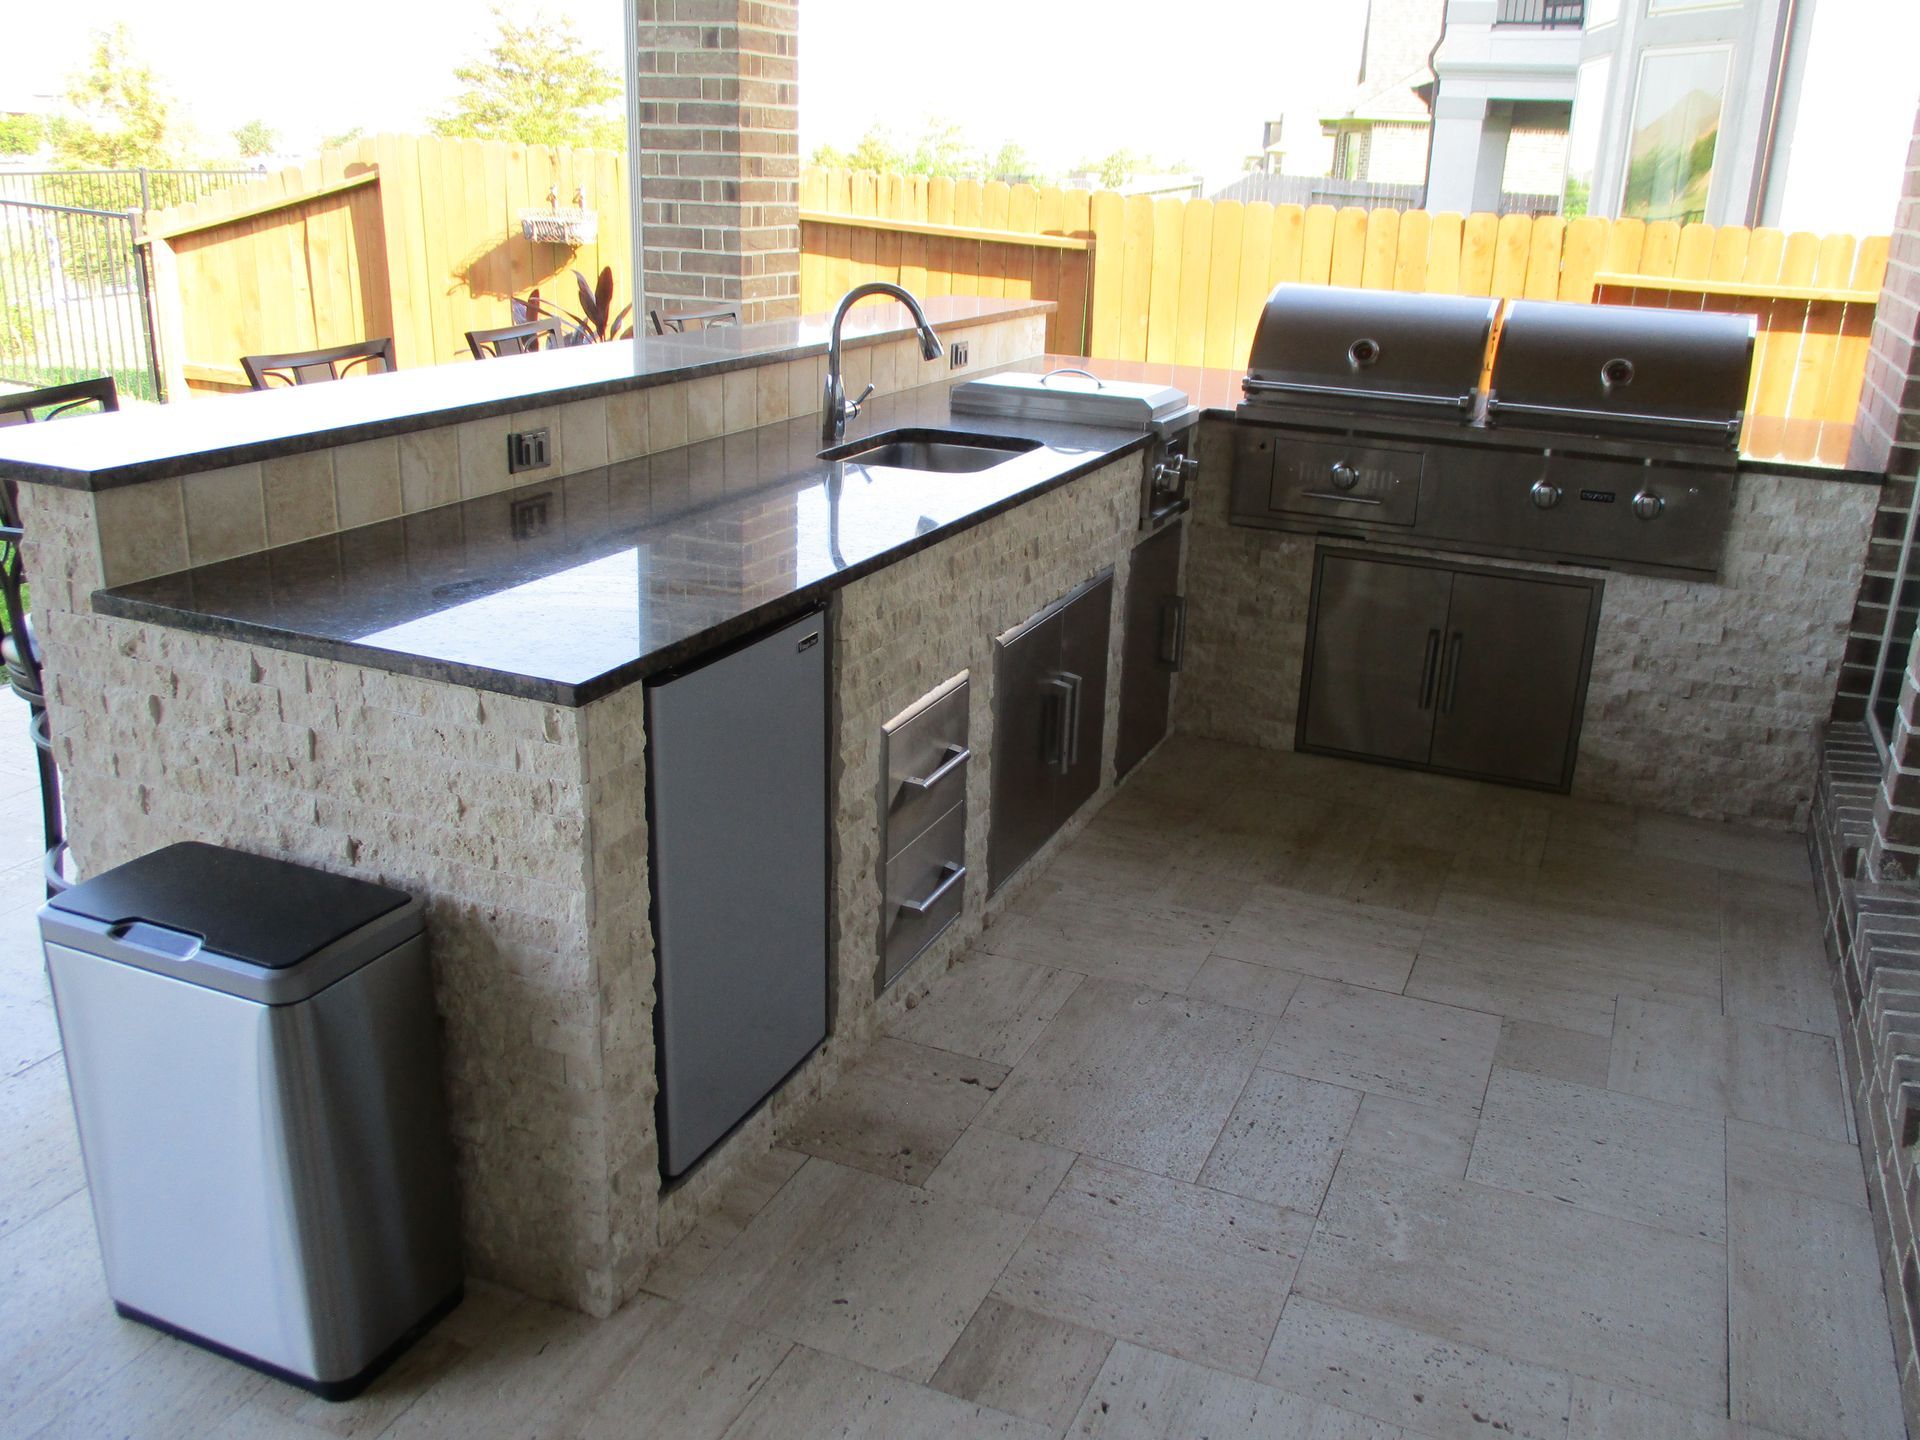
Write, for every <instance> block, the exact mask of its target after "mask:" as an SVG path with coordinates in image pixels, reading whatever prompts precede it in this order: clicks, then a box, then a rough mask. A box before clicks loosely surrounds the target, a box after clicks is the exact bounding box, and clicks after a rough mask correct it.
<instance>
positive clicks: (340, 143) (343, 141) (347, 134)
mask: <svg viewBox="0 0 1920 1440" xmlns="http://www.w3.org/2000/svg"><path fill="white" fill-rule="evenodd" d="M366 133H367V127H366V126H364V125H349V126H348V127H347V128H346V129H345V130H342V131H341V132H340V133H339V134H338V135H323V136H321V137H320V148H321V149H322V150H343V149H345V148H346V147H347V146H349V145H351V144H353V142H354V141H356V140H358V139H359V138H360V137H361V136H362V135H365V134H366Z"/></svg>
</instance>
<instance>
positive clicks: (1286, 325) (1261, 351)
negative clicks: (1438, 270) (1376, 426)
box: [1245, 285, 1500, 425]
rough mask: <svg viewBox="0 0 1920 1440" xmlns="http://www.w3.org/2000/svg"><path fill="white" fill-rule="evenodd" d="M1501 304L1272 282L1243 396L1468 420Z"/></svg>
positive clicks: (1264, 402) (1257, 401) (1267, 402)
mask: <svg viewBox="0 0 1920 1440" xmlns="http://www.w3.org/2000/svg"><path fill="white" fill-rule="evenodd" d="M1499 308H1500V302H1499V301H1498V300H1489V299H1483V298H1477V297H1473V296H1461V295H1419V294H1407V293H1403V292H1400V291H1395V290H1356V289H1348V288H1345V287H1342V286H1328V285H1278V286H1275V287H1274V291H1273V293H1272V294H1271V295H1269V296H1268V297H1267V304H1266V308H1265V309H1263V310H1262V311H1261V312H1260V324H1259V326H1258V328H1257V329H1256V330H1255V331H1254V335H1253V351H1252V355H1251V357H1250V359H1249V363H1248V367H1247V368H1248V373H1247V378H1246V381H1245V391H1246V397H1247V402H1248V403H1249V404H1250V405H1257V406H1260V407H1263V408H1269V409H1271V408H1289V407H1296V406H1297V407H1311V408H1314V409H1319V410H1326V409H1335V410H1349V411H1362V412H1367V413H1373V414H1380V413H1399V414H1406V413H1420V414H1442V415H1450V416H1451V418H1453V419H1456V420H1457V421H1458V422H1459V423H1461V424H1463V425H1464V424H1466V423H1468V422H1469V421H1471V420H1472V419H1473V414H1474V403H1475V401H1476V400H1477V398H1478V396H1479V390H1480V375H1481V372H1482V370H1483V369H1484V368H1485V366H1486V360H1487V341H1488V339H1489V338H1490V337H1491V336H1492V334H1493V319H1494V316H1495V314H1497V313H1498V311H1499Z"/></svg>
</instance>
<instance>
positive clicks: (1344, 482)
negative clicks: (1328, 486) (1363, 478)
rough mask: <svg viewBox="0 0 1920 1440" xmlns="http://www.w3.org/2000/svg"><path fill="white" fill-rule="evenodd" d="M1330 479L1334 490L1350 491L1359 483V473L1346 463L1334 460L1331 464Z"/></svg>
mask: <svg viewBox="0 0 1920 1440" xmlns="http://www.w3.org/2000/svg"><path fill="white" fill-rule="evenodd" d="M1330 478H1331V479H1332V481H1333V488H1334V489H1336V490H1351V489H1353V487H1354V486H1356V485H1358V484H1359V483H1360V472H1359V471H1358V470H1356V469H1354V468H1353V466H1351V465H1349V464H1348V463H1347V462H1346V461H1344V460H1336V461H1334V462H1333V471H1332V473H1331V476H1330Z"/></svg>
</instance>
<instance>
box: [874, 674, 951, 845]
mask: <svg viewBox="0 0 1920 1440" xmlns="http://www.w3.org/2000/svg"><path fill="white" fill-rule="evenodd" d="M969 696H970V691H969V687H968V678H967V674H966V672H964V671H963V672H962V673H961V674H959V675H957V676H955V677H954V678H953V679H952V680H949V681H948V682H947V683H946V684H944V685H942V686H941V687H940V688H939V689H937V690H934V691H933V692H932V693H931V694H929V695H927V696H925V697H923V698H922V699H920V700H917V701H915V702H914V704H913V705H911V706H909V707H908V708H907V709H906V710H904V711H902V712H901V713H900V714H898V715H896V716H894V717H893V719H891V720H889V721H888V722H887V723H886V726H885V727H884V729H883V731H882V739H883V742H884V744H885V746H886V767H887V779H886V793H885V794H884V795H883V796H882V797H881V806H882V811H881V813H882V815H883V816H884V819H883V820H882V835H881V854H882V856H883V857H884V858H886V859H889V860H891V859H892V858H893V857H894V856H895V855H898V854H899V853H900V852H901V851H902V850H904V849H906V848H907V846H909V845H911V844H912V843H913V842H914V841H915V840H917V839H918V838H919V837H920V835H921V834H922V833H923V832H924V831H925V830H926V828H927V827H928V826H929V825H931V824H932V823H933V822H934V821H935V820H936V819H938V818H939V817H940V816H942V815H944V814H946V812H947V811H949V810H951V809H952V808H953V807H954V806H955V805H958V804H961V803H962V802H964V801H965V799H966V796H967V768H968V767H967V761H968V760H969V758H970V757H971V756H972V753H973V752H972V751H971V750H970V749H968V747H967V714H968V712H967V706H968V703H969Z"/></svg>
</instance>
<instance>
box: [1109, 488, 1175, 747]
mask: <svg viewBox="0 0 1920 1440" xmlns="http://www.w3.org/2000/svg"><path fill="white" fill-rule="evenodd" d="M1186 528H1187V527H1186V523H1185V522H1184V521H1182V522H1180V523H1179V524H1175V525H1168V526H1165V527H1163V528H1162V529H1159V530H1156V531H1154V533H1153V534H1152V535H1151V536H1149V537H1148V538H1147V539H1145V540H1142V541H1141V542H1140V543H1139V544H1138V545H1136V546H1134V547H1133V564H1132V565H1131V567H1130V568H1129V570H1128V572H1127V609H1126V622H1125V623H1126V630H1125V633H1124V634H1123V635H1122V636H1121V639H1120V733H1119V735H1118V736H1117V737H1116V738H1115V743H1114V757H1113V765H1114V770H1115V771H1116V772H1117V773H1118V774H1121V775H1124V774H1126V773H1127V772H1128V771H1129V770H1131V769H1133V767H1134V766H1136V765H1138V764H1139V763H1140V762H1141V761H1142V760H1144V759H1145V758H1146V756H1147V752H1148V751H1150V750H1152V749H1153V747H1154V746H1156V745H1158V744H1159V743H1160V742H1161V741H1162V740H1164V739H1166V736H1167V712H1168V709H1169V707H1170V706H1171V704H1172V702H1173V677H1174V673H1175V672H1176V671H1177V670H1178V669H1179V668H1180V660H1181V652H1182V651H1183V650H1185V648H1186V643H1187V616H1186V601H1185V600H1183V599H1182V598H1181V595H1180V541H1181V538H1182V537H1183V536H1184V534H1185V533H1186Z"/></svg>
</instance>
